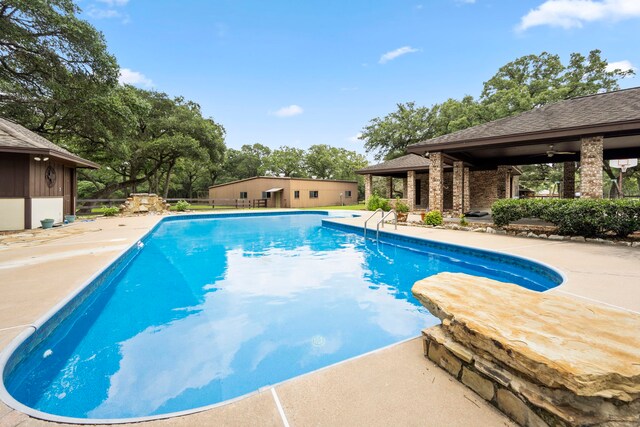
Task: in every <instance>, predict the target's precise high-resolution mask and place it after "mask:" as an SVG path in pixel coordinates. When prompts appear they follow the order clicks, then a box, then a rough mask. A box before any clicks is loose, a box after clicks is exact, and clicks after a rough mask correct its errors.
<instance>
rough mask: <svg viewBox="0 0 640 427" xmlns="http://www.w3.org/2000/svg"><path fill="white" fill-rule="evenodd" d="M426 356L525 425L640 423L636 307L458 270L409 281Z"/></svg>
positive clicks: (638, 317) (639, 337)
mask: <svg viewBox="0 0 640 427" xmlns="http://www.w3.org/2000/svg"><path fill="white" fill-rule="evenodd" d="M412 292H413V294H414V295H415V296H416V298H418V300H420V302H421V303H422V304H423V305H424V306H425V307H426V308H427V309H428V310H429V311H430V312H431V313H432V314H434V315H435V316H437V317H439V318H440V319H441V320H442V324H441V325H438V326H435V327H433V328H429V329H426V330H424V331H423V337H424V352H425V356H426V357H428V358H429V359H431V360H432V361H434V362H435V363H436V364H438V365H439V366H440V367H442V368H443V369H445V370H447V371H448V372H449V373H450V374H451V375H452V376H454V377H455V378H456V379H458V380H459V381H461V382H462V383H464V384H465V385H466V386H468V387H469V388H471V389H472V390H474V391H475V392H476V393H477V394H478V395H480V396H481V397H482V398H484V399H486V400H487V401H489V402H490V403H491V404H493V405H495V406H496V407H497V408H498V409H500V410H501V411H502V412H504V413H505V414H507V415H508V416H509V417H510V418H512V419H513V420H514V421H516V422H517V423H519V424H520V425H523V426H535V427H538V426H606V427H614V426H615V427H622V426H624V427H626V426H640V315H638V314H635V313H632V312H627V311H622V310H616V309H613V308H610V307H607V306H602V305H596V304H593V303H587V302H583V301H581V300H578V299H573V298H568V297H565V296H560V295H555V294H550V293H539V292H533V291H530V290H528V289H525V288H523V287H520V286H517V285H513V284H508V283H501V282H497V281H494V280H490V279H486V278H481V277H475V276H469V275H466V274H459V273H440V274H438V275H435V276H431V277H429V278H427V279H424V280H420V281H418V282H416V283H415V285H414V286H413V289H412Z"/></svg>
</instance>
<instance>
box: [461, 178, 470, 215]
mask: <svg viewBox="0 0 640 427" xmlns="http://www.w3.org/2000/svg"><path fill="white" fill-rule="evenodd" d="M470 178H471V175H470V172H469V168H464V177H463V182H462V185H463V190H462V191H463V196H462V212H469V210H471V186H470V183H469V180H470Z"/></svg>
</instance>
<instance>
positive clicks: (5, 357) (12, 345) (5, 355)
mask: <svg viewBox="0 0 640 427" xmlns="http://www.w3.org/2000/svg"><path fill="white" fill-rule="evenodd" d="M340 213H347V214H349V217H359V216H361V213H358V212H354V211H341V210H286V211H260V212H233V213H227V212H221V213H209V212H207V213H195V214H191V213H190V214H179V215H171V216H163V217H160V218H159V220H158V221H157V222H156V223H155V224H154V225H153V226H152V227H151V228H150V229H149V230H148V231H147V232H145V233H144V235H142V236H141V237H140V238H139V239H137V240H136V241H135V242H133V243H132V244H131V245H129V246H128V247H126V248H125V249H123V250H122V251H120V252H119V253H118V254H117V255H115V256H114V257H113V258H112V259H111V260H110V261H109V262H108V263H107V264H106V265H105V266H104V267H103V268H101V269H99V270H98V271H97V272H95V273H94V274H93V275H91V276H90V277H89V278H88V279H87V280H86V281H85V282H84V283H83V284H81V285H80V286H79V287H77V288H76V289H74V290H73V291H71V292H70V293H69V294H68V295H67V296H66V297H65V298H63V299H62V300H61V301H60V302H58V303H57V304H55V305H54V306H53V307H52V308H51V309H49V310H48V311H47V312H46V313H45V314H44V315H42V316H41V317H39V318H38V319H37V320H36V321H35V322H33V323H31V324H29V325H25V328H26V329H25V330H23V331H21V332H20V333H19V334H18V335H17V336H16V337H15V338H13V339H12V340H11V341H10V342H9V343H8V344H7V345H6V346H5V348H3V349H2V351H0V401H2V402H4V403H5V404H6V405H7V406H9V407H10V408H12V409H14V410H17V411H20V412H22V413H24V414H26V415H29V416H31V417H33V418H36V419H40V420H45V421H52V422H58V423H69V424H78V425H91V424H102V425H112V424H113V425H116V424H126V423H138V422H145V421H155V420H162V419H169V418H174V417H180V416H185V415H190V414H195V413H199V412H204V411H208V410H211V409H215V408H218V407H222V406H226V405H230V404H232V403H235V402H237V401H239V400H243V399H246V398H249V397H251V396H255V395H258V394H260V393H262V392H264V391H265V390H269V389H272V388H274V387H276V386H279V385H282V384H285V383H287V382H289V381H293V380H296V379H299V378H303V377H305V376H307V375H311V374H315V373H318V372H321V371H323V370H326V369H329V368H331V367H335V366H338V365H340V364H343V363H347V362H350V361H353V360H357V359H359V358H362V357H365V356H369V355H371V354H374V353H377V352H380V351H383V350H386V349H388V348H391V347H394V346H398V345H401V344H403V343H406V342H408V341H411V340H414V339H416V338H419V337H420V335H417V336H415V337H410V338H407V339H404V340H401V341H398V342H395V343H392V344H389V345H387V346H384V347H380V348H377V349H375V350H372V351H370V352H366V353H363V354H360V355H357V356H354V357H351V358H348V359H344V360H341V361H339V362H336V363H333V364H330V365H327V366H323V367H321V368H319V369H316V370H313V371H310V372H306V373H304V374H301V375H297V376H295V377H292V378H288V379H286V380H284V381H281V382H278V383H274V384H269V385H265V386H263V387H260V388H259V389H257V390H254V391H252V392H249V393H246V394H243V395H240V396H237V397H234V398H231V399H228V400H225V401H222V402H217V403H214V404H211V405H206V406H201V407H197V408H192V409H187V410H184V411H178V412H170V413H166V414H158V415H150V416H144V417H130V418H117V419H101V418H75V417H66V416H61V415H54V414H50V413H47V412H42V411H38V410H36V409H33V408H31V407H29V406H27V405H25V404H23V403H21V402H19V401H17V400H16V399H15V398H14V397H13V396H12V395H11V394H10V393H9V392H8V390H7V389H6V387H5V385H4V374H5V372H4V371H5V367H6V365H7V364H8V362H9V359H10V358H11V356H12V355H13V353H14V352H15V351H16V350H17V349H18V348H19V347H20V346H21V345H23V344H24V343H25V342H26V340H27V339H28V338H29V337H30V336H31V335H33V334H34V333H35V332H36V331H37V330H38V329H39V328H40V327H42V326H43V325H45V324H46V323H47V322H48V321H49V320H51V319H52V318H53V317H54V316H55V315H57V314H58V313H59V312H61V310H62V309H64V308H65V307H66V306H67V305H69V303H70V302H72V301H73V300H74V299H75V298H77V297H79V296H80V295H81V294H82V293H83V292H85V291H87V289H88V288H89V287H90V286H91V285H92V284H94V282H95V281H96V280H98V279H99V278H100V276H101V275H103V274H105V273H106V272H107V271H108V270H109V269H110V268H113V267H114V265H115V264H116V263H117V262H118V261H119V260H121V259H122V260H125V257H126V256H127V254H128V253H129V252H131V251H134V250H135V249H136V248H139V245H140V243H141V242H144V241H145V240H146V239H147V238H148V237H149V236H150V235H151V234H152V233H153V232H154V231H155V230H156V229H157V228H158V227H160V225H161V224H162V223H164V222H173V221H177V220H189V219H205V218H238V217H243V216H276V215H296V214H309V215H313V214H323V215H324V214H326V216H327V219H323V220H322V223H323V225H324V222H325V221H329V222H330V223H332V224H337V225H339V227H342V228H347V229H352V230H355V231H364V228H363V227H360V226H356V225H352V224H344V223H340V222H333V221H332V219H333V220H336V219H341V218H345V217H344V216H340V215H339V214H340ZM334 214H335V215H334ZM339 227H335V228H332V229H334V230H336V229H338V231H345V230H340V228H339ZM329 228H331V227H329ZM348 232H351V231H348ZM380 234H381V235H383V236H384V235H386V236H387V237H389V236H391V237H392V238H393V237H396V238H397V237H400V238H401V240H405V241H407V240H408V241H411V240H415V241H419V242H427V243H434V244H437V245H439V246H440V245H442V246H451V247H454V248H457V249H465V250H471V251H477V252H480V253H489V254H493V255H499V256H507V257H509V258H515V259H518V260H522V261H525V262H527V263H532V264H534V265H535V264H537V265H541V266H543V267H545V268H547V269H548V270H550V271H552V272H554V273H556V274H558V275H559V276H560V278H561V279H562V280H561V282H560V283H559V284H558V285H556V286H554V287H553V288H548V289H545V290H544V291H533V292H547V291H549V290H551V289H556V288H558V287H560V286H562V285H564V284H565V283H567V281H568V278H567V276H566V275H565V274H564V272H563V271H562V270H560V269H558V268H557V267H553V266H550V265H548V264H546V263H544V262H541V261H538V260H534V259H531V258H528V257H524V256H520V255H513V254H508V253H506V252H502V251H497V250H491V249H480V248H474V247H471V246H466V245H460V244H455V243H444V242H439V241H437V240H432V239H426V238H423V237H418V236H407V235H403V234H400V233H397V232H396V233H394V232H391V231H387V230H381V231H380ZM136 255H137V253H136V254H134V255H133V256H132V257H131V258H130V259H129V260H126V262H127V263H129V262H131V261H133V259H135V257H136ZM101 286H103V285H102V284H101V285H98V286H97V287H96V289H97V288H99V287H101ZM94 291H95V290H94ZM92 292H93V291H91V292H89V295H90V294H91V293H92ZM54 329H55V326H54V327H53V328H52V330H54Z"/></svg>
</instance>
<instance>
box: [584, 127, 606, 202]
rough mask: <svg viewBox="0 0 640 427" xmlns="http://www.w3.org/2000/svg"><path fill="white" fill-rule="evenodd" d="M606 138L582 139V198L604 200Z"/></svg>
mask: <svg viewBox="0 0 640 427" xmlns="http://www.w3.org/2000/svg"><path fill="white" fill-rule="evenodd" d="M603 150H604V137H602V136H594V137H590V138H582V140H581V141H580V197H585V198H589V199H601V198H602V157H603Z"/></svg>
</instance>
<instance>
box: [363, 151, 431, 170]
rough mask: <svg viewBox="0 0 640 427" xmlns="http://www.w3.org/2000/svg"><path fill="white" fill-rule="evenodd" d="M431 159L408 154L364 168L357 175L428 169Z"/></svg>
mask: <svg viewBox="0 0 640 427" xmlns="http://www.w3.org/2000/svg"><path fill="white" fill-rule="evenodd" d="M428 168H429V159H426V158H424V157H422V156H420V155H419V154H407V155H405V156H402V157H397V158H395V159H391V160H387V161H386V162H383V163H379V164H377V165H372V166H367V167H366V168H362V169H360V170H359V171H356V173H359V174H365V173H371V172H384V171H387V172H391V171H397V170H416V169H428Z"/></svg>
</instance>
